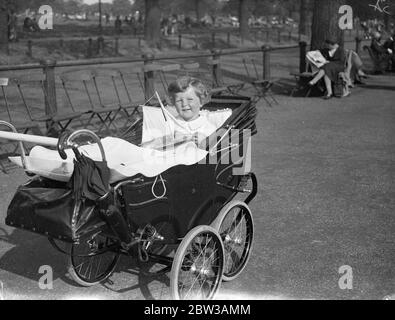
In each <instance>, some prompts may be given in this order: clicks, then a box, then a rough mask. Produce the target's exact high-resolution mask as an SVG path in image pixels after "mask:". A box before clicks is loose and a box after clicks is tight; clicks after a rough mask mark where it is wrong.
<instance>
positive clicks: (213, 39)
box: [211, 32, 215, 47]
mask: <svg viewBox="0 0 395 320" xmlns="http://www.w3.org/2000/svg"><path fill="white" fill-rule="evenodd" d="M211 42H212V43H213V47H215V32H212V33H211Z"/></svg>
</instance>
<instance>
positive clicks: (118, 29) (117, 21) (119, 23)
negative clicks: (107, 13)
mask: <svg viewBox="0 0 395 320" xmlns="http://www.w3.org/2000/svg"><path fill="white" fill-rule="evenodd" d="M114 27H115V33H116V34H120V33H121V32H122V21H121V18H120V16H119V15H118V16H117V18H116V19H115V22H114Z"/></svg>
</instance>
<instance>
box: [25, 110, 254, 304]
mask: <svg viewBox="0 0 395 320" xmlns="http://www.w3.org/2000/svg"><path fill="white" fill-rule="evenodd" d="M249 112H250V111H249ZM251 114H252V115H253V116H254V111H252V112H251ZM236 119H237V120H236V122H237V121H239V119H238V118H237V117H236ZM233 127H234V124H232V123H228V124H226V125H225V130H226V131H225V133H224V135H223V136H222V137H221V138H220V140H222V139H223V137H224V136H225V135H226V134H228V133H229V131H230V130H231V129H232V128H233ZM82 134H87V135H89V136H91V137H92V138H93V139H94V140H95V142H97V143H98V145H99V148H100V150H101V152H102V156H103V160H105V154H104V150H103V147H102V145H101V143H100V139H99V138H98V137H97V136H96V135H95V134H94V133H92V132H91V131H89V130H79V131H76V132H74V133H72V134H71V135H70V136H69V137H68V138H67V139H65V138H61V139H59V140H58V142H57V144H56V146H57V148H58V151H59V154H60V155H61V156H62V157H64V155H65V153H64V148H65V147H70V146H76V144H75V143H74V142H73V140H74V139H76V138H77V137H78V136H79V135H82ZM217 145H218V144H217ZM210 151H211V150H210ZM21 153H22V154H23V153H24V150H23V146H22V147H21ZM235 165H237V164H232V165H230V166H228V168H227V169H229V168H231V167H232V166H235ZM25 169H27V170H28V168H25ZM216 171H217V168H216V169H215V172H216ZM218 176H219V175H218ZM218 176H216V181H215V184H216V185H217V186H219V187H220V188H223V189H226V190H228V191H229V192H230V195H229V197H228V198H227V199H226V201H225V202H224V203H223V206H222V210H220V211H219V212H218V213H217V216H216V217H215V219H214V220H213V221H212V222H211V225H212V226H210V225H197V226H196V227H195V228H192V229H191V230H189V231H188V232H187V233H186V234H184V235H183V237H178V238H176V239H174V240H173V241H167V242H166V241H165V242H163V241H162V242H160V239H155V241H152V243H155V242H156V243H162V244H165V245H171V244H174V245H177V246H178V248H182V250H184V251H186V250H188V246H189V243H192V242H193V241H195V239H197V238H198V237H200V235H202V234H203V235H206V236H208V235H209V236H210V237H211V238H212V239H213V241H214V242H215V243H216V245H217V250H218V253H217V255H218V257H217V260H218V261H219V265H220V266H219V267H218V268H217V271H216V275H215V279H216V280H215V281H214V282H215V283H213V285H212V287H211V289H210V290H211V291H210V292H209V294H208V296H207V297H206V298H212V297H213V295H214V294H215V292H216V291H217V290H218V288H219V283H220V279H223V280H233V279H234V278H235V277H237V276H238V275H239V274H240V272H241V271H242V269H244V266H245V264H246V262H247V260H248V257H249V255H250V252H251V247H252V238H253V227H252V216H251V212H250V211H249V209H248V204H249V203H250V201H251V200H252V199H253V198H254V197H255V196H256V194H257V179H256V176H255V174H253V173H248V174H246V175H245V178H246V179H247V180H250V181H251V183H252V189H251V190H248V189H246V188H244V187H240V186H239V184H240V181H239V182H238V185H237V186H234V185H231V184H226V183H221V182H220V181H218V179H217V178H218ZM141 179H142V178H141V177H139V176H137V177H131V178H128V179H125V180H124V181H120V182H117V183H115V184H113V185H110V186H109V192H108V193H107V194H106V195H105V197H103V199H101V200H105V199H110V198H111V199H112V202H113V203H114V204H116V203H117V201H119V196H118V193H119V191H120V190H121V188H122V187H123V186H125V185H127V184H137V183H139V182H140V180H141ZM240 179H241V178H240ZM239 192H243V193H247V194H248V196H247V197H246V199H245V200H244V201H243V202H241V203H240V201H239V202H238V201H234V200H233V199H234V197H235V196H236V194H237V193H239ZM156 200H158V199H155V200H153V201H156ZM159 200H160V201H169V200H168V199H159ZM146 204H147V203H144V205H146ZM79 205H80V204H78V203H76V204H75V207H74V212H73V219H74V218H75V216H76V214H78V211H79ZM138 205H139V204H137V206H138ZM236 206H241V207H243V208H245V210H246V213H245V217H246V218H245V219H246V222H243V223H246V224H249V225H250V227H249V230H250V231H251V235H250V237H249V243H248V244H247V245H245V248H247V249H246V252H245V253H244V254H243V255H244V256H245V257H246V259H244V260H243V261H242V263H241V264H240V268H239V269H240V270H239V269H238V268H236V271H235V272H233V273H228V274H229V275H230V276H227V275H226V274H225V273H224V269H225V267H224V264H225V263H224V255H225V249H224V241H225V240H226V239H225V238H223V237H222V236H221V235H220V234H219V231H220V227H221V224H222V221H223V220H224V219H225V218H226V217H227V214H228V213H229V211H230V210H231V209H232V208H233V207H236ZM223 209H226V210H225V211H223ZM123 214H124V213H123ZM124 217H125V216H124ZM243 219H244V216H243ZM247 220H248V221H247ZM239 223H240V221H239V222H238V224H239ZM213 226H215V227H213ZM19 227H21V226H19ZM103 227H104V228H103V229H99V230H98V229H95V230H91V232H89V233H85V234H84V235H83V237H82V238H77V239H76V241H73V242H72V243H71V248H70V250H64V249H62V248H61V246H59V245H58V244H57V242H56V240H55V239H56V237H54V236H52V235H50V234H46V236H47V237H48V240H49V242H50V243H51V244H52V245H53V247H54V248H55V249H57V250H59V251H61V252H63V253H65V254H67V255H68V256H69V259H70V261H69V264H70V265H69V273H70V275H71V276H72V277H73V279H74V280H75V281H76V282H77V283H79V284H81V285H85V286H88V285H94V284H96V283H98V282H100V281H102V280H104V279H106V278H107V277H108V276H109V275H110V274H111V273H112V272H113V270H114V268H115V265H116V262H117V261H118V259H119V256H120V255H121V254H124V255H129V256H132V257H133V254H134V252H133V248H136V247H137V251H138V257H139V259H140V260H141V261H143V262H147V261H151V262H155V263H159V264H162V265H164V266H165V268H164V269H163V270H162V272H167V271H169V270H170V269H171V275H173V276H175V278H176V279H178V274H179V273H180V272H181V271H182V265H183V259H185V256H186V253H185V252H181V253H180V252H178V251H176V256H175V257H174V258H172V257H168V256H166V255H163V254H161V253H159V254H157V252H155V251H149V250H147V249H148V247H147V248H144V247H142V246H143V245H146V244H147V242H150V241H151V240H153V239H149V240H147V239H142V238H143V236H145V235H144V230H145V227H144V228H143V230H137V232H133V231H132V230H130V231H131V234H132V238H133V242H132V243H131V244H129V246H128V247H124V246H122V244H121V243H120V242H119V239H117V236H116V235H114V234H113V233H111V232H110V231H109V229H108V226H106V223H103ZM237 227H238V225H237ZM22 228H23V226H22ZM31 231H34V230H31ZM100 233H101V234H102V235H104V236H105V237H106V239H109V240H110V241H113V242H112V244H111V245H109V246H106V247H104V249H103V248H102V250H99V251H94V252H90V253H88V254H78V253H76V252H77V250H76V249H77V248H78V246H79V245H82V244H84V243H88V244H89V245H90V243H89V241H90V240H91V239H94V238H95V237H96V236H97V235H98V234H100ZM90 237H91V238H90ZM57 239H58V240H61V241H62V242H67V241H65V239H62V238H61V237H60V238H57ZM162 240H163V239H162ZM106 241H107V240H106ZM177 250H178V249H177ZM106 253H110V254H111V253H114V257H113V260H112V261H111V263H110V264H109V266H108V269H107V270H106V272H105V274H103V275H101V276H100V277H98V278H97V279H94V281H86V280H84V279H82V278H81V277H80V275H78V274H77V273H78V272H77V271H76V268H75V265H73V262H72V261H73V259H78V258H91V257H94V256H99V255H102V254H106ZM221 261H222V262H221ZM201 272H203V271H201ZM174 281H175V280H173V279H172V278H171V290H172V296H173V298H176V299H178V298H182V296H180V292H178V284H177V283H175V282H174Z"/></svg>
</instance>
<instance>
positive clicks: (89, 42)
mask: <svg viewBox="0 0 395 320" xmlns="http://www.w3.org/2000/svg"><path fill="white" fill-rule="evenodd" d="M86 56H87V57H88V58H91V57H92V38H89V39H88V49H87V51H86Z"/></svg>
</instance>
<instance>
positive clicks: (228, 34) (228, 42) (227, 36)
mask: <svg viewBox="0 0 395 320" xmlns="http://www.w3.org/2000/svg"><path fill="white" fill-rule="evenodd" d="M226 43H227V44H228V46H230V32H229V31H228V33H227V35H226Z"/></svg>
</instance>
